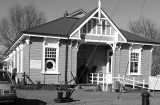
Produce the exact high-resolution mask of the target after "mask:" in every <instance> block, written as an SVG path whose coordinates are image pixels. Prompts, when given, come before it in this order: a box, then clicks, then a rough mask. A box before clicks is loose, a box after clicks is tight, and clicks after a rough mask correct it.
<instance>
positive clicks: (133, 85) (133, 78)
mask: <svg viewBox="0 0 160 105" xmlns="http://www.w3.org/2000/svg"><path fill="white" fill-rule="evenodd" d="M133 89H135V77H133Z"/></svg>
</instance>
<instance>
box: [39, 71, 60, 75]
mask: <svg viewBox="0 0 160 105" xmlns="http://www.w3.org/2000/svg"><path fill="white" fill-rule="evenodd" d="M41 73H42V74H44V75H47V74H48V75H49V74H52V75H54V74H55V75H59V74H61V73H59V72H41Z"/></svg>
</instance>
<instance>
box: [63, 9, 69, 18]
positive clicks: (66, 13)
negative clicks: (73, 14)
mask: <svg viewBox="0 0 160 105" xmlns="http://www.w3.org/2000/svg"><path fill="white" fill-rule="evenodd" d="M66 16H68V12H67V10H66V11H65V12H64V18H65V17H66Z"/></svg>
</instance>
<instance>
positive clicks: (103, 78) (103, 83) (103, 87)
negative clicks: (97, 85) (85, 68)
mask: <svg viewBox="0 0 160 105" xmlns="http://www.w3.org/2000/svg"><path fill="white" fill-rule="evenodd" d="M104 82H105V81H104V74H103V91H104Z"/></svg>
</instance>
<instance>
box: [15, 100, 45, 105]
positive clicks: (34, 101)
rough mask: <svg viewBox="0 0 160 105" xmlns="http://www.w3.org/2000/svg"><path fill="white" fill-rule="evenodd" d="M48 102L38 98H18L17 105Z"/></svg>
mask: <svg viewBox="0 0 160 105" xmlns="http://www.w3.org/2000/svg"><path fill="white" fill-rule="evenodd" d="M46 104H47V103H46V102H44V101H41V100H38V99H24V98H17V104H16V105H46Z"/></svg>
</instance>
